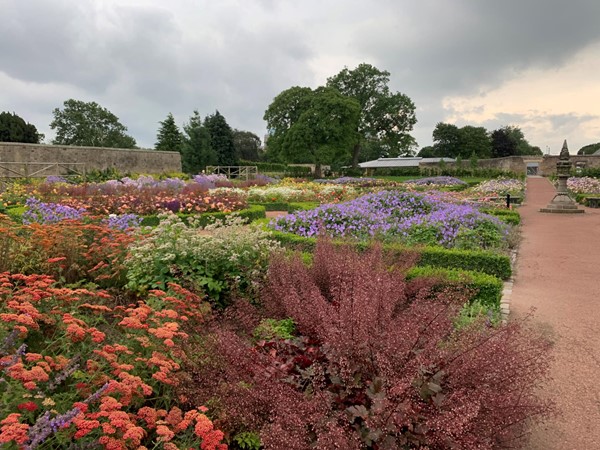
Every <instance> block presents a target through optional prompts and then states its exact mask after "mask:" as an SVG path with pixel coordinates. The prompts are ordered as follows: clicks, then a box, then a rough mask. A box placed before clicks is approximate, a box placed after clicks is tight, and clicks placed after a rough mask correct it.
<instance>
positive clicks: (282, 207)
mask: <svg viewBox="0 0 600 450" xmlns="http://www.w3.org/2000/svg"><path fill="white" fill-rule="evenodd" d="M250 205H260V206H263V207H264V208H265V211H287V210H288V206H289V203H287V202H256V203H254V202H253V203H251V204H250Z"/></svg>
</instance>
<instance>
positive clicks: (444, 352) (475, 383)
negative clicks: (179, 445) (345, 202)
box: [183, 241, 551, 450]
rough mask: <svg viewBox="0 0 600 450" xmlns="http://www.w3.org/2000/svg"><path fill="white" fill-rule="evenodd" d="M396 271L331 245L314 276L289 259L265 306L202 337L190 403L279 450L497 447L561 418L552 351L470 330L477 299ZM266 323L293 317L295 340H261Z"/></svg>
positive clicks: (502, 334) (278, 267) (524, 339)
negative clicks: (468, 319)
mask: <svg viewBox="0 0 600 450" xmlns="http://www.w3.org/2000/svg"><path fill="white" fill-rule="evenodd" d="M389 267H390V266H389V261H387V259H386V258H385V257H384V255H383V254H382V251H381V250H380V249H378V248H374V249H372V250H369V251H367V252H365V253H363V254H358V253H356V252H354V251H353V250H351V249H350V248H349V247H346V246H342V247H334V246H333V245H332V244H331V243H329V242H325V241H320V242H319V243H318V245H317V249H316V253H315V256H314V261H313V264H312V266H310V267H308V266H306V264H305V263H304V262H303V261H302V259H301V257H300V255H296V256H293V257H291V258H290V257H289V256H284V255H279V256H276V257H275V259H274V260H273V262H272V264H271V267H270V269H269V275H268V280H267V284H266V286H265V289H264V291H263V295H262V297H261V303H262V304H261V307H260V308H256V309H252V307H251V306H250V305H248V304H244V306H243V307H242V308H240V309H239V310H238V312H237V313H235V312H233V313H231V317H233V319H234V320H232V323H233V324H234V326H228V325H227V321H220V322H219V323H218V324H215V325H214V328H213V329H212V331H211V332H210V333H208V334H207V335H206V336H205V337H204V338H203V339H202V347H201V348H200V349H199V350H198V352H196V354H198V355H201V356H200V357H199V361H198V363H197V365H196V367H194V368H193V370H190V371H189V372H190V373H192V374H193V375H192V377H191V379H190V380H189V382H188V383H183V384H184V385H185V387H184V388H183V389H184V393H185V395H186V396H188V397H190V398H194V399H195V401H198V402H200V403H203V402H208V403H209V404H211V405H214V406H213V407H212V408H211V410H212V411H214V412H215V414H216V417H215V422H216V423H217V424H218V425H219V427H221V429H223V430H224V431H226V432H228V433H229V434H230V436H235V435H236V433H242V432H258V433H259V434H260V438H261V441H262V444H263V446H264V448H265V449H277V450H279V449H298V450H300V449H306V448H317V449H333V448H343V449H373V450H375V449H378V450H380V449H400V448H403V449H406V448H428V449H449V448H461V449H492V448H497V446H499V445H505V444H508V443H511V444H512V443H514V442H513V441H514V439H516V437H517V436H519V435H520V433H521V432H522V430H523V428H524V426H525V425H526V424H527V423H528V421H529V420H530V419H533V418H539V417H544V416H546V415H548V414H549V413H550V412H551V405H549V404H548V403H546V402H544V401H542V400H540V399H539V398H537V397H536V395H535V390H536V388H537V387H538V386H539V384H540V382H542V381H544V380H545V378H546V376H547V373H548V364H549V353H548V350H549V344H548V342H547V341H546V340H544V339H543V338H541V337H540V336H539V335H537V334H536V333H534V332H533V331H531V330H530V329H529V328H528V327H527V326H526V323H524V322H516V321H515V322H510V323H509V324H507V325H502V326H498V327H492V326H489V325H488V324H486V323H485V322H484V321H482V322H475V323H474V324H473V325H471V326H468V327H464V328H461V329H460V330H457V329H456V328H455V327H454V325H453V319H454V318H455V317H456V314H457V312H458V310H459V309H460V307H461V306H462V305H463V304H464V303H465V301H467V300H468V297H469V295H470V293H469V292H467V291H466V290H464V289H460V288H453V289H444V290H436V289H433V287H432V286H431V284H429V282H428V281H426V280H420V281H415V282H407V281H406V280H405V278H404V276H403V273H402V272H398V271H396V270H390V268H389ZM261 317H270V318H274V319H286V318H291V319H292V320H293V321H294V324H295V330H296V335H295V337H294V338H292V339H282V338H274V339H272V340H270V341H265V340H262V341H258V342H255V341H253V340H252V339H250V338H249V337H248V336H250V335H251V329H250V328H251V327H252V326H256V325H257V324H258V323H260V318H261ZM240 318H241V320H239V319H240ZM244 327H246V328H247V329H246V330H245V332H244V330H243V329H244Z"/></svg>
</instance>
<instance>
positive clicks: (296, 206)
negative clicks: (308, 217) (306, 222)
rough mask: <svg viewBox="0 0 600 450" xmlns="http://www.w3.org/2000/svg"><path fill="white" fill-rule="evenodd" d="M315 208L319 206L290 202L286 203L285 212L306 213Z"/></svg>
mask: <svg viewBox="0 0 600 450" xmlns="http://www.w3.org/2000/svg"><path fill="white" fill-rule="evenodd" d="M317 206H319V203H318V202H290V203H288V208H287V212H289V213H293V212H295V211H308V210H309V209H315V208H316V207H317Z"/></svg>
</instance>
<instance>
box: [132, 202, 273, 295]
mask: <svg viewBox="0 0 600 450" xmlns="http://www.w3.org/2000/svg"><path fill="white" fill-rule="evenodd" d="M263 213H264V211H263ZM159 218H160V223H159V224H158V226H157V227H156V228H154V229H152V230H150V231H149V232H148V233H147V234H142V235H140V236H139V240H138V241H137V242H134V243H133V244H132V245H131V246H130V249H129V250H130V253H129V256H128V258H127V259H126V261H125V265H126V266H127V269H128V271H127V279H128V280H129V282H128V284H127V286H128V287H129V288H130V289H132V290H134V291H145V290H147V289H152V288H157V287H158V288H164V286H165V285H166V284H167V283H169V282H178V283H181V284H183V285H184V286H185V287H188V288H190V289H193V290H203V291H206V292H207V293H208V295H209V297H210V298H211V300H213V301H215V302H216V303H217V304H218V305H220V306H225V305H226V304H227V303H228V302H229V298H230V295H231V293H232V291H237V292H242V293H245V294H247V295H253V294H254V293H255V291H256V290H257V289H258V283H259V281H260V280H261V278H263V277H264V275H265V273H266V269H267V265H268V261H269V256H270V254H271V252H272V251H273V250H275V249H277V248H278V246H277V245H276V244H275V243H273V241H271V240H269V239H268V238H267V235H268V233H267V232H265V231H263V230H260V229H257V228H253V227H248V226H245V225H244V222H243V220H242V219H240V218H239V217H229V218H227V219H226V221H225V222H221V221H217V222H216V223H215V224H212V225H207V226H206V227H205V228H204V229H203V230H201V229H200V228H199V226H198V224H197V223H196V222H194V220H193V219H190V220H188V224H186V223H185V222H183V221H182V220H181V219H180V218H179V217H177V216H176V215H174V214H164V215H161V216H159Z"/></svg>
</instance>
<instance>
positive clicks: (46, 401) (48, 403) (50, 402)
mask: <svg viewBox="0 0 600 450" xmlns="http://www.w3.org/2000/svg"><path fill="white" fill-rule="evenodd" d="M42 405H44V406H45V407H46V408H47V407H49V406H54V405H56V403H54V400H52V399H51V398H50V397H47V398H45V399H44V401H43V402H42Z"/></svg>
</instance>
